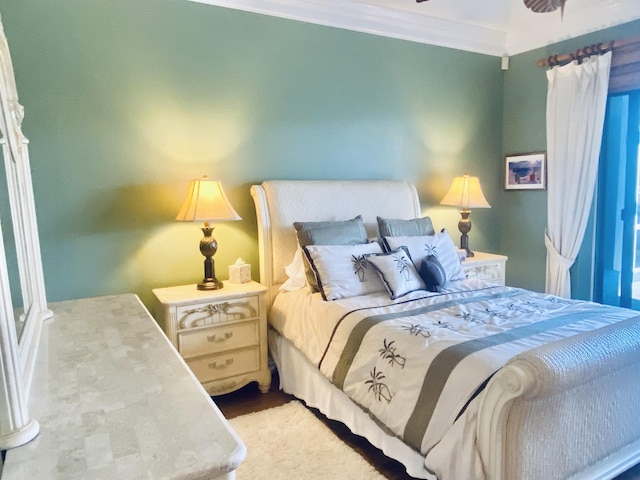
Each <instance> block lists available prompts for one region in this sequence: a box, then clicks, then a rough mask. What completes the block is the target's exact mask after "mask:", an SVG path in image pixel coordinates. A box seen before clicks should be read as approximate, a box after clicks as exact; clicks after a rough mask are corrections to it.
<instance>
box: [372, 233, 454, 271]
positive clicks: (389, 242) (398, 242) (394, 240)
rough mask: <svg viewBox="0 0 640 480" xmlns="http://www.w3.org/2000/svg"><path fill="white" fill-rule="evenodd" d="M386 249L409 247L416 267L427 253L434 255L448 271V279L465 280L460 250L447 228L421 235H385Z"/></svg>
mask: <svg viewBox="0 0 640 480" xmlns="http://www.w3.org/2000/svg"><path fill="white" fill-rule="evenodd" d="M383 243H384V246H385V250H388V251H390V250H395V249H397V248H398V247H401V246H405V247H407V249H408V251H409V254H410V255H411V258H412V259H413V262H414V265H416V268H419V267H420V265H422V260H424V259H425V257H426V256H427V255H433V256H434V257H436V258H437V259H438V261H439V262H440V264H441V265H442V267H443V268H444V271H445V273H446V281H447V282H453V281H455V280H464V279H465V278H466V275H465V274H464V271H463V270H462V264H461V263H460V257H459V256H458V250H457V249H456V246H455V245H454V243H453V241H452V240H451V237H450V236H449V234H448V233H447V230H446V229H444V228H443V229H442V230H441V231H440V233H436V234H435V235H425V236H420V237H384V239H383Z"/></svg>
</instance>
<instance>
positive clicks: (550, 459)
mask: <svg viewBox="0 0 640 480" xmlns="http://www.w3.org/2000/svg"><path fill="white" fill-rule="evenodd" d="M479 408H480V410H479V413H478V431H477V435H478V449H479V452H480V456H481V457H482V461H483V463H484V468H485V473H486V475H487V478H489V479H491V480H515V479H527V480H536V479H540V480H542V479H544V480H551V479H566V478H571V477H574V476H575V478H589V479H596V478H598V479H606V478H612V477H613V476H615V475H617V474H618V473H620V472H622V471H625V470H626V469H628V468H629V467H631V466H632V465H634V464H635V463H637V462H638V461H640V415H639V410H640V322H639V321H638V318H632V319H629V320H625V321H622V322H620V323H618V324H615V325H611V326H609V327H605V328H602V329H599V330H596V331H593V332H589V333H585V334H580V335H577V336H575V337H573V338H569V339H566V340H562V341H559V342H554V343H551V344H549V345H545V346H544V347H540V348H536V349H534V350H531V351H529V352H527V353H524V354H521V355H518V356H517V357H515V358H514V359H513V360H512V361H511V362H509V363H508V364H507V365H506V366H505V367H504V368H503V369H501V370H500V371H499V372H498V373H496V375H495V376H494V377H493V378H492V380H491V381H490V382H489V384H488V385H487V388H486V390H485V392H484V393H483V396H482V401H481V404H480V406H479ZM585 465H587V466H588V467H587V470H585V467H584V466H585Z"/></svg>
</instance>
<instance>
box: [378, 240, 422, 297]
mask: <svg viewBox="0 0 640 480" xmlns="http://www.w3.org/2000/svg"><path fill="white" fill-rule="evenodd" d="M366 257H367V260H368V261H369V263H371V265H373V266H374V267H375V269H376V270H377V272H378V274H379V275H380V279H381V280H382V282H383V283H384V286H385V287H386V289H387V291H388V292H389V295H390V296H391V300H395V299H396V298H400V297H402V296H403V295H406V294H407V293H410V292H414V291H416V290H426V287H425V284H424V282H423V281H422V278H421V277H420V275H419V274H418V271H417V270H416V267H415V266H414V265H413V262H412V261H411V257H410V256H409V252H408V251H407V248H406V247H400V248H398V249H397V250H395V251H393V252H389V253H380V254H373V255H367V256H366Z"/></svg>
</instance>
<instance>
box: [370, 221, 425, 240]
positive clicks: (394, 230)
mask: <svg viewBox="0 0 640 480" xmlns="http://www.w3.org/2000/svg"><path fill="white" fill-rule="evenodd" d="M377 220H378V233H379V236H380V237H381V238H382V237H415V236H420V235H433V234H435V233H436V231H435V230H434V229H433V223H431V218H430V217H422V218H412V219H411V220H401V219H396V218H382V217H377Z"/></svg>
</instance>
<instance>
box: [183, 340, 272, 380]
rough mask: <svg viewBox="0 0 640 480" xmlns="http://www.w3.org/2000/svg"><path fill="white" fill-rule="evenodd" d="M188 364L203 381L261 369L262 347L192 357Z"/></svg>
mask: <svg viewBox="0 0 640 480" xmlns="http://www.w3.org/2000/svg"><path fill="white" fill-rule="evenodd" d="M187 364H188V365H189V367H190V368H191V370H192V371H193V373H194V374H195V375H196V377H198V380H200V381H201V382H202V383H205V382H211V381H213V380H219V379H221V378H227V377H233V376H236V375H241V374H243V373H247V372H253V371H256V370H259V369H260V347H253V348H247V349H244V350H233V351H230V352H225V353H218V354H215V355H207V356H206V357H199V358H192V359H189V360H187Z"/></svg>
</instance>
